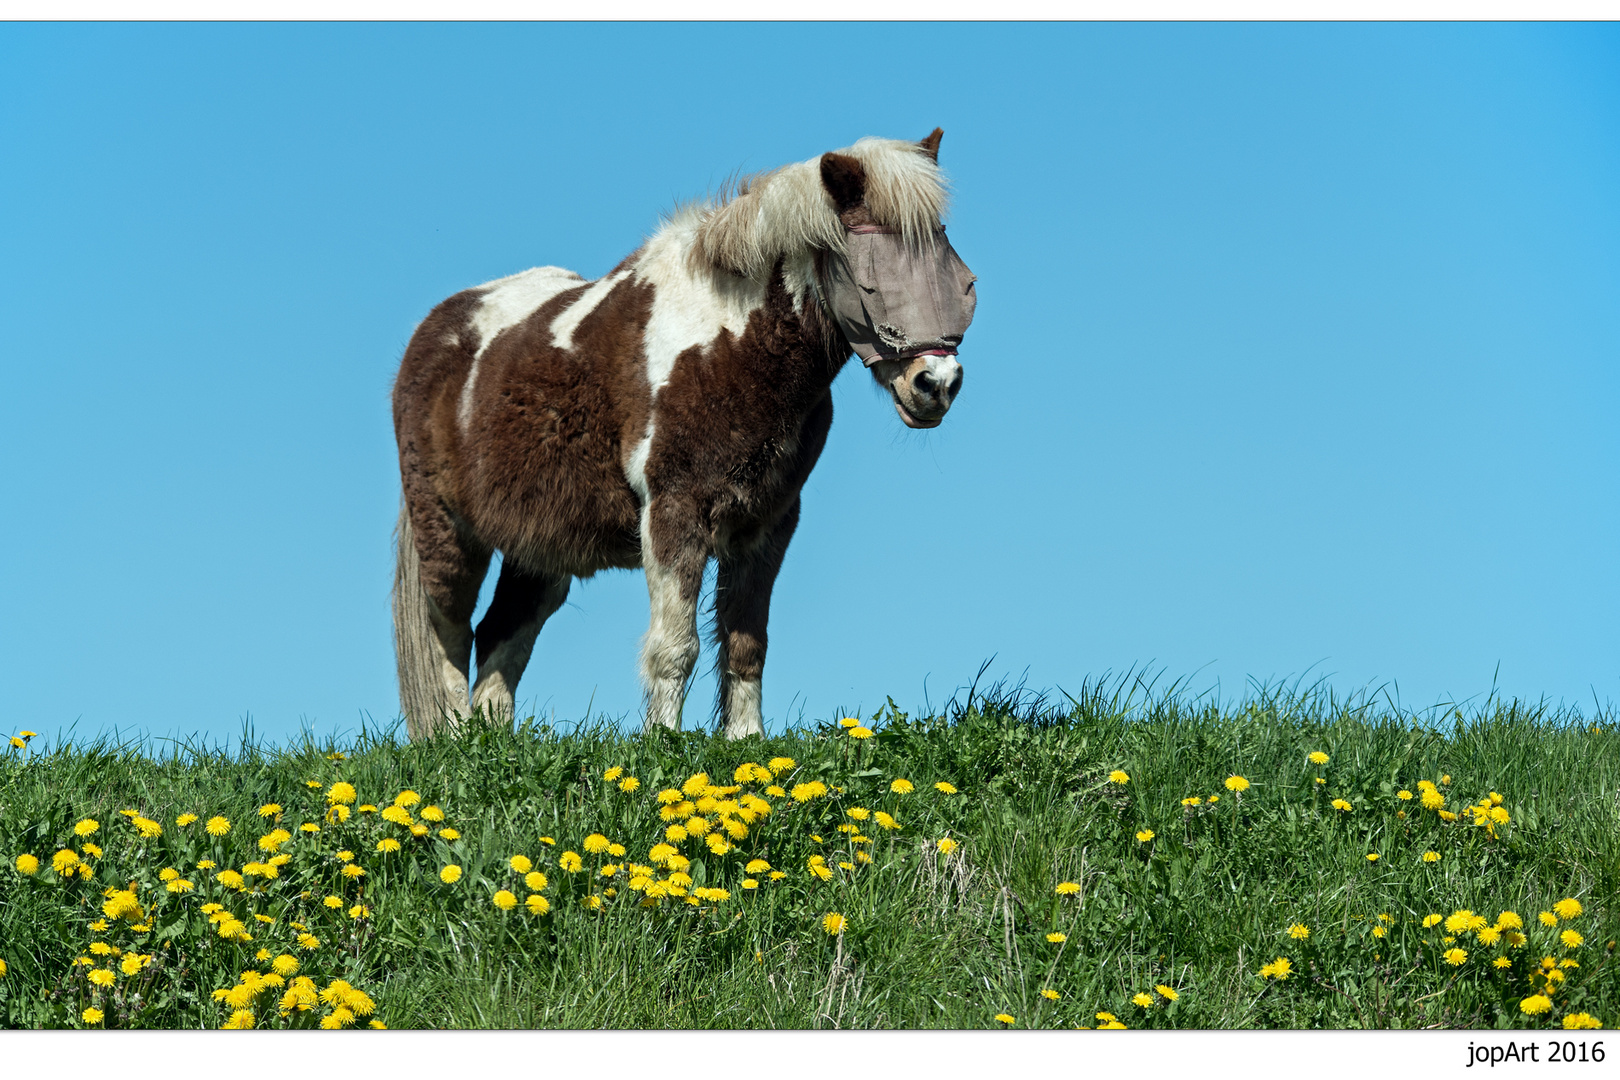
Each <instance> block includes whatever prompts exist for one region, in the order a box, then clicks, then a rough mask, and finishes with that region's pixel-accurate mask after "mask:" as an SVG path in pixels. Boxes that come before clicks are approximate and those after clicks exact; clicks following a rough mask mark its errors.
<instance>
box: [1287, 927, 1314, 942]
mask: <svg viewBox="0 0 1620 1080" xmlns="http://www.w3.org/2000/svg"><path fill="white" fill-rule="evenodd" d="M1288 936H1289V937H1291V938H1293V939H1294V940H1295V941H1304V940H1305V939H1306V938H1308V937H1310V936H1311V928H1310V927H1308V926H1306V925H1305V924H1304V923H1294V924H1293V925H1292V926H1290V927H1289V928H1288Z"/></svg>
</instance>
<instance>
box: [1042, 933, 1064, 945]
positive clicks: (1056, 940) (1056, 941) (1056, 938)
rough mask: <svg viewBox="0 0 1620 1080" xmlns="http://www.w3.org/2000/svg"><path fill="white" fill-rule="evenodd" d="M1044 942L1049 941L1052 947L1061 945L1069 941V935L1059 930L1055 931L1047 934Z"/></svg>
mask: <svg viewBox="0 0 1620 1080" xmlns="http://www.w3.org/2000/svg"><path fill="white" fill-rule="evenodd" d="M1046 940H1047V941H1050V942H1051V943H1052V944H1053V945H1061V944H1063V943H1064V942H1065V941H1068V940H1069V935H1068V934H1065V933H1063V932H1062V931H1060V930H1057V931H1053V932H1052V933H1050V934H1047V935H1046Z"/></svg>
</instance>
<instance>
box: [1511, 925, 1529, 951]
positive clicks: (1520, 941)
mask: <svg viewBox="0 0 1620 1080" xmlns="http://www.w3.org/2000/svg"><path fill="white" fill-rule="evenodd" d="M1529 940H1530V939H1529V938H1527V937H1525V936H1524V935H1523V934H1522V933H1520V932H1519V931H1517V930H1509V931H1508V932H1507V943H1508V944H1509V945H1511V946H1513V947H1514V948H1515V949H1522V948H1524V946H1525V943H1526V942H1528V941H1529Z"/></svg>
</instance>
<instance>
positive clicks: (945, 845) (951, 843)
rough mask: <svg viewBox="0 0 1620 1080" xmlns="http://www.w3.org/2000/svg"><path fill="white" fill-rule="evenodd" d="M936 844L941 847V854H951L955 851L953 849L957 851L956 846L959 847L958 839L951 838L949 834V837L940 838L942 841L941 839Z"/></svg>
mask: <svg viewBox="0 0 1620 1080" xmlns="http://www.w3.org/2000/svg"><path fill="white" fill-rule="evenodd" d="M934 846H935V847H937V848H939V853H940V854H941V855H949V854H950V853H951V852H953V851H955V850H956V847H957V845H956V841H955V840H952V839H951V838H950V837H948V836H947V837H943V838H942V839H941V840H940V841H939V842H938V843H937V844H935V845H934Z"/></svg>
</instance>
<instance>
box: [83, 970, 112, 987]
mask: <svg viewBox="0 0 1620 1080" xmlns="http://www.w3.org/2000/svg"><path fill="white" fill-rule="evenodd" d="M87 977H88V978H89V980H90V981H91V982H93V983H95V984H96V985H97V986H100V987H108V986H111V985H112V984H113V983H114V982H115V981H116V980H117V978H118V976H116V975H114V974H113V973H112V969H110V968H95V969H94V970H92V971H91V972H90V974H89V976H87Z"/></svg>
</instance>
